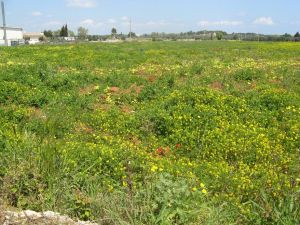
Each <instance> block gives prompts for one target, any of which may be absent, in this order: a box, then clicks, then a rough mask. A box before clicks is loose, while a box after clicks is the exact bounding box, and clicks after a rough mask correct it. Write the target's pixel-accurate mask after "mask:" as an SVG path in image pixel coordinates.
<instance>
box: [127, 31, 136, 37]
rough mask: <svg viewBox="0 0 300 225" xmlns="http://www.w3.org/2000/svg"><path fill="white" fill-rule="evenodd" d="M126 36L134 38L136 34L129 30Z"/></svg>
mask: <svg viewBox="0 0 300 225" xmlns="http://www.w3.org/2000/svg"><path fill="white" fill-rule="evenodd" d="M128 37H132V38H135V37H136V34H135V33H134V32H129V34H128Z"/></svg>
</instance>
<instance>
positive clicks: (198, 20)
mask: <svg viewBox="0 0 300 225" xmlns="http://www.w3.org/2000/svg"><path fill="white" fill-rule="evenodd" d="M4 1H5V4H6V12H7V24H8V25H10V26H15V27H22V28H24V30H26V31H42V30H44V29H59V28H60V27H61V26H62V24H64V23H67V24H68V25H69V27H70V28H71V29H73V30H76V29H77V28H78V27H79V26H81V25H82V26H84V27H87V28H88V29H89V33H91V34H108V33H110V30H111V28H112V27H116V28H117V29H118V31H119V32H123V33H128V32H129V18H131V19H132V30H133V31H134V32H136V33H138V34H142V33H151V32H181V31H183V32H184V31H189V30H194V31H197V30H203V29H218V30H225V31H227V32H260V33H267V34H282V33H285V32H288V33H292V34H294V33H296V32H297V31H300V13H299V10H300V0H206V1H202V0H4Z"/></svg>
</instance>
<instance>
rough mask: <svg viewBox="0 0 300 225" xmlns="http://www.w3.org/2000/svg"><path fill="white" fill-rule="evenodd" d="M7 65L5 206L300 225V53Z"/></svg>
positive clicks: (161, 45) (84, 47)
mask: <svg viewBox="0 0 300 225" xmlns="http://www.w3.org/2000/svg"><path fill="white" fill-rule="evenodd" d="M0 54H1V56H0V68H1V69H0V207H1V205H2V207H5V208H7V207H15V208H18V209H32V210H36V211H42V210H54V211H58V212H61V213H65V214H68V215H70V216H72V217H73V218H79V219H81V220H95V221H97V222H99V224H291V225H294V224H300V206H299V202H300V152H299V146H300V139H299V138H300V43H254V42H252V43H250V42H249V43H247V42H222V41H220V42H217V41H211V42H193V43H184V42H156V43H154V42H153V43H152V42H149V43H119V44H78V45H63V46H34V47H16V48H0Z"/></svg>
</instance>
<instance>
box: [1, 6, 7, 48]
mask: <svg viewBox="0 0 300 225" xmlns="http://www.w3.org/2000/svg"><path fill="white" fill-rule="evenodd" d="M1 8H2V20H3V33H4V36H3V39H4V41H5V46H8V41H7V34H6V21H5V9H4V2H3V1H1Z"/></svg>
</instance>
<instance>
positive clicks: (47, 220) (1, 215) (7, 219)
mask: <svg viewBox="0 0 300 225" xmlns="http://www.w3.org/2000/svg"><path fill="white" fill-rule="evenodd" d="M0 224H1V225H97V223H92V222H85V221H74V220H72V219H71V218H70V217H68V216H64V215H60V214H59V213H55V212H51V211H48V212H43V213H40V212H34V211H31V210H26V211H22V212H12V211H2V212H1V211H0Z"/></svg>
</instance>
